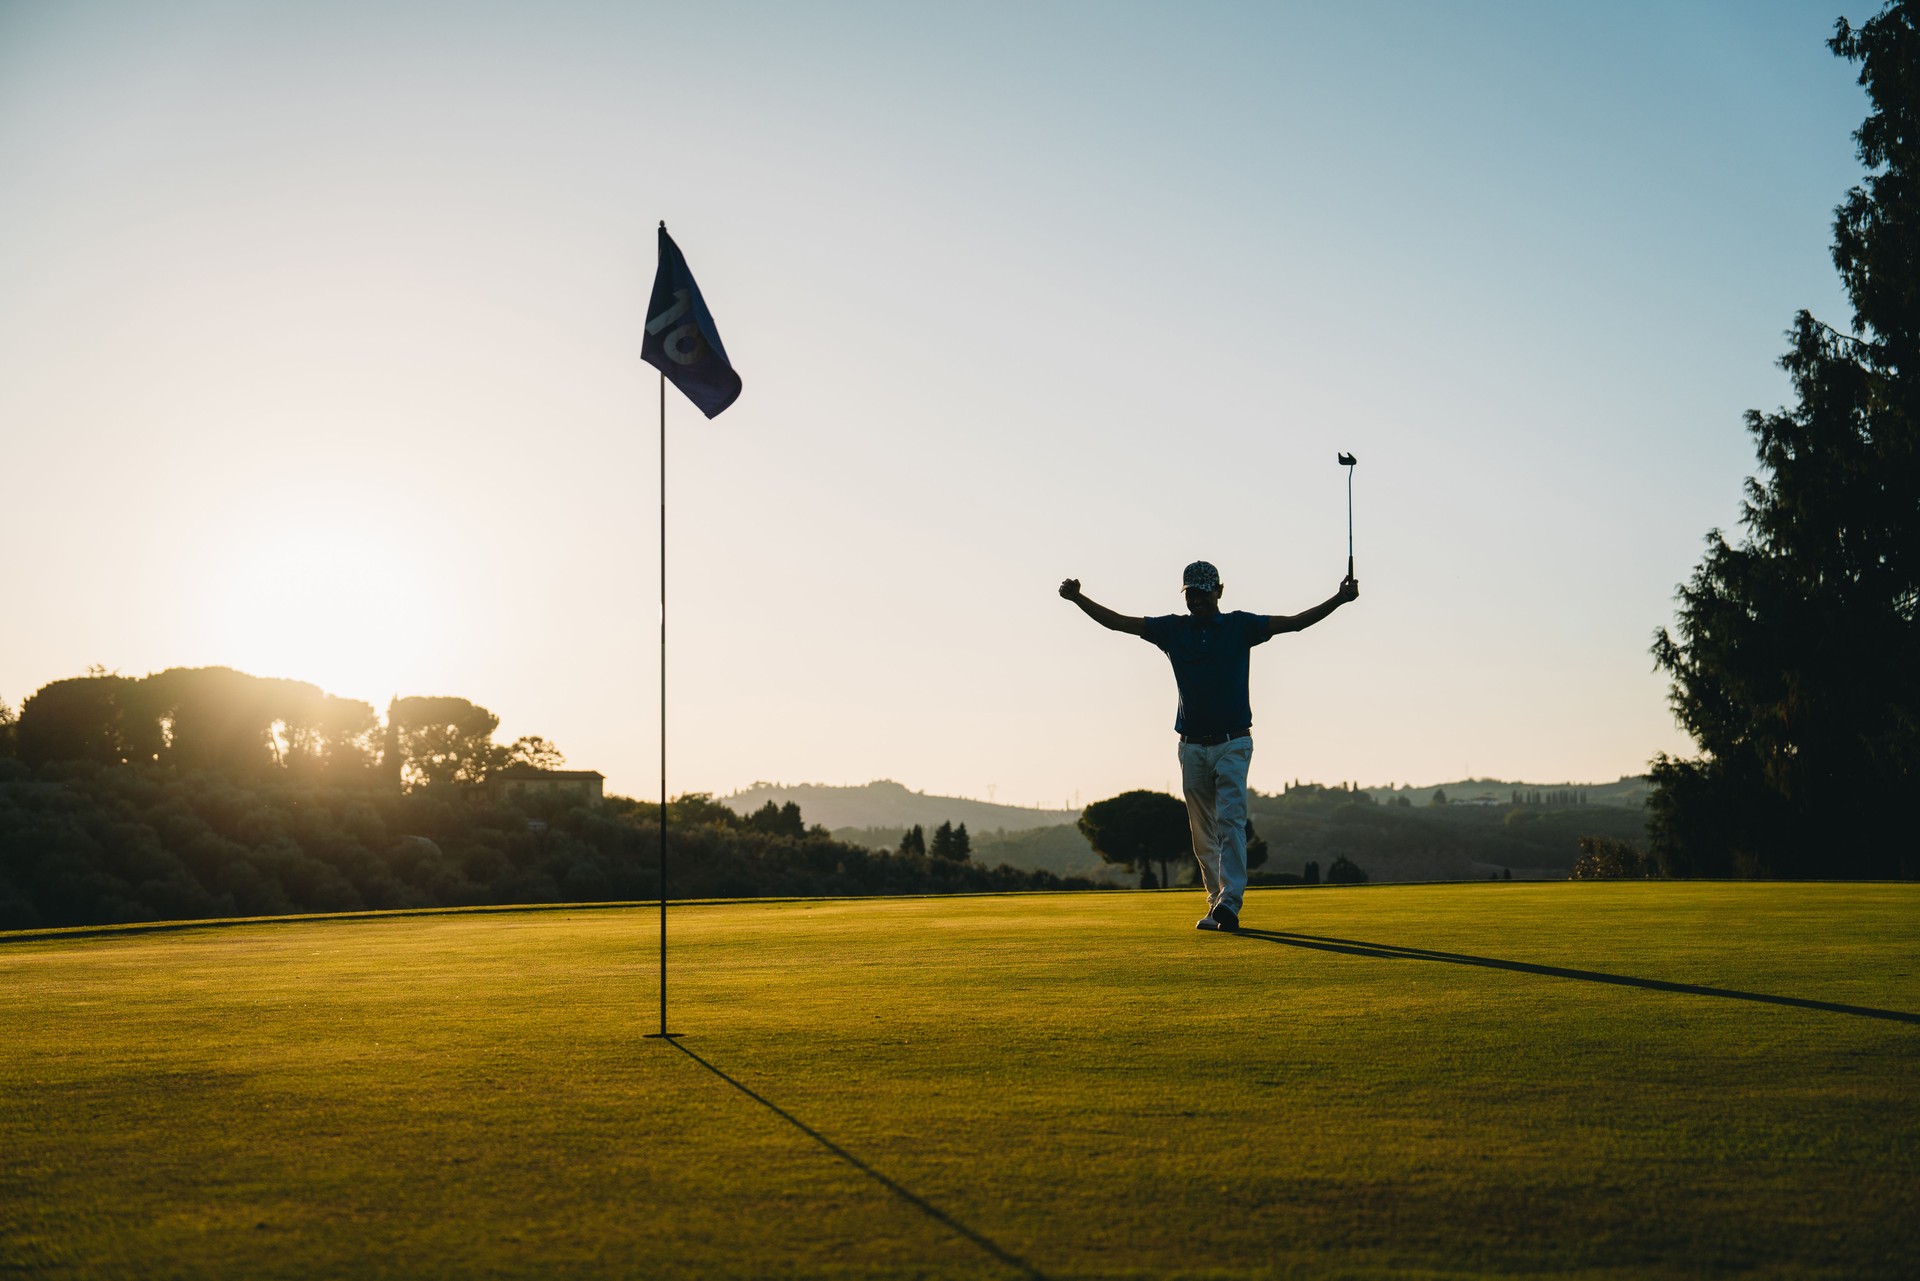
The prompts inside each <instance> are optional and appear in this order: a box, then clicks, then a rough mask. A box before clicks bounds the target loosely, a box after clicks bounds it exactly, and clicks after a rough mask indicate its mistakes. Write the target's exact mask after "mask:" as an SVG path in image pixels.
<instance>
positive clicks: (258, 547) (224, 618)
mask: <svg viewBox="0 0 1920 1281" xmlns="http://www.w3.org/2000/svg"><path fill="white" fill-rule="evenodd" d="M223 571H224V572H223V578H222V581H220V582H218V583H215V584H209V586H210V587H211V588H212V589H213V595H214V596H215V599H216V600H217V601H218V606H217V608H216V609H215V610H214V611H213V617H214V618H216V619H217V620H218V622H217V627H218V631H217V632H216V634H215V635H214V636H213V637H212V640H213V649H214V650H215V651H217V652H218V653H219V654H221V655H222V659H221V660H220V661H223V662H225V663H227V664H229V665H231V666H233V667H237V668H240V669H241V670H242V671H247V672H252V673H253V674H255V675H258V676H285V677H291V678H293V679H296V680H304V681H311V682H313V683H314V684H316V685H318V686H320V687H321V688H322V689H324V690H326V691H327V692H329V693H333V694H341V695H346V696H349V697H354V698H362V699H367V700H368V701H371V702H373V703H375V705H376V706H380V705H383V704H384V701H385V699H386V697H387V696H388V695H389V694H391V693H393V692H394V691H395V690H397V689H398V688H399V687H400V685H402V684H405V683H406V682H407V681H408V680H409V679H410V678H412V677H413V675H414V674H415V673H417V672H419V671H420V670H421V669H422V668H423V667H424V666H425V665H426V660H427V659H428V657H429V656H430V655H431V653H432V652H433V650H434V648H435V645H436V643H437V641H438V637H437V635H436V634H435V618H436V615H437V613H438V611H437V610H436V609H434V608H433V602H432V599H431V591H430V588H429V585H428V584H427V583H426V582H425V581H424V580H423V579H422V577H421V576H420V575H418V574H417V573H416V572H413V571H412V570H411V569H410V567H409V562H408V560H407V559H406V558H405V557H404V556H403V555H402V554H401V553H400V551H399V549H398V548H395V547H391V546H388V545H386V544H385V543H383V542H380V541H376V540H375V539H373V538H370V537H368V536H366V535H362V534H356V533H352V532H343V531H341V530H340V529H338V528H325V527H313V528H308V529H290V530H283V531H275V532H273V533H270V534H267V535H265V536H263V537H262V538H261V539H260V540H259V541H257V542H255V543H253V544H252V545H250V546H248V547H246V548H244V549H239V550H236V551H234V552H233V553H232V554H231V555H230V556H229V557H227V558H226V564H225V566H224V567H223Z"/></svg>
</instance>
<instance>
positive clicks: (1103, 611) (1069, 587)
mask: <svg viewBox="0 0 1920 1281" xmlns="http://www.w3.org/2000/svg"><path fill="white" fill-rule="evenodd" d="M1060 595H1061V596H1063V597H1065V598H1066V599H1067V600H1070V601H1072V602H1073V603H1074V604H1076V605H1078V606H1079V607H1080V608H1081V610H1082V611H1084V612H1085V614H1086V616H1087V617H1088V618H1091V619H1092V620H1093V621H1094V622H1096V623H1098V624H1100V626H1102V627H1104V628H1106V629H1107V630H1108V631H1114V632H1125V633H1127V634H1128V635H1129V636H1138V635H1140V634H1141V633H1142V632H1143V631H1145V629H1146V625H1147V620H1146V619H1144V618H1129V617H1128V616H1127V615H1125V614H1116V613H1114V612H1113V611H1112V610H1110V609H1108V608H1107V607H1106V606H1105V605H1101V604H1097V603H1095V602H1093V601H1091V600H1088V599H1087V598H1086V597H1085V596H1083V595H1081V594H1080V580H1079V579H1077V578H1069V579H1068V580H1067V581H1066V582H1064V583H1062V584H1060Z"/></svg>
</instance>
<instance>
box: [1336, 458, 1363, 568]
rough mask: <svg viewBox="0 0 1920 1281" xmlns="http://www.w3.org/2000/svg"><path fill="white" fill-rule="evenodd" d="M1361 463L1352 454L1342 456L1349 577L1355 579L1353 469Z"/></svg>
mask: <svg viewBox="0 0 1920 1281" xmlns="http://www.w3.org/2000/svg"><path fill="white" fill-rule="evenodd" d="M1359 462H1360V460H1359V459H1358V458H1355V457H1354V456H1353V455H1352V454H1347V453H1343V454H1341V455H1340V465H1341V466H1342V467H1344V468H1346V469H1347V577H1348V578H1352V577H1353V469H1354V467H1355V466H1356V465H1357V464H1358V463H1359Z"/></svg>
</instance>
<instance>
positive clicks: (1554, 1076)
mask: <svg viewBox="0 0 1920 1281" xmlns="http://www.w3.org/2000/svg"><path fill="white" fill-rule="evenodd" d="M1201 905H1202V904H1201V899H1200V896H1199V895H1198V894H1197V893H1195V892H1191V891H1186V892H1173V891H1168V892H1158V893H1154V892H1145V893H1141V892H1124V893H1104V894H1086V893H1082V894H1031V895H1010V896H992V897H973V898H944V899H943V898H931V899H867V900H814V901H798V902H778V903H773V902H732V903H713V904H696V905H688V906H683V907H676V908H674V909H673V912H672V925H671V932H672V939H673V943H674V951H673V967H674V968H673V978H672V983H673V987H672V989H671V991H672V997H673V1015H672V1025H673V1027H674V1029H675V1030H676V1031H679V1032H682V1033H684V1034H685V1035H684V1038H683V1039H682V1040H680V1041H678V1042H666V1041H661V1040H647V1039H644V1038H643V1034H644V1033H646V1032H648V1031H650V1030H653V1029H654V1026H655V1020H656V1017H657V1016H656V1013H655V1005H654V1001H655V993H656V988H655V980H654V965H655V956H656V953H655V951H654V948H655V935H654V928H655V916H654V912H653V909H651V908H646V907H617V908H615V907H598V908H563V909H557V910H538V911H509V912H472V913H444V914H422V915H394V916H371V917H348V918H335V919H316V920H297V921H279V922H261V923H249V924H240V925H226V926H221V925H211V926H205V927H192V928H184V929H179V930H169V931H151V932H113V931H96V932H91V933H85V934H79V935H74V936H66V937H62V936H57V935H54V936H48V935H40V936H21V935H15V936H0V1035H4V1039H5V1049H4V1052H3V1054H0V1271H7V1272H18V1273H24V1274H29V1275H38V1276H53V1277H64V1276H142V1277H165V1276H227V1277H260V1276H275V1277H282V1276H284V1277H336V1276H345V1275H383V1274H384V1275H391V1276H406V1277H414V1276H476V1275H489V1276H542V1275H553V1274H560V1275H574V1276H605V1277H633V1276H689V1277H759V1276H778V1277H789V1276H791V1277H816V1276H817V1277H895V1276H905V1277H1021V1276H1026V1277H1034V1276H1041V1277H1052V1278H1067V1277H1221V1278H1225V1277H1367V1276H1380V1275H1395V1276H1412V1277H1455V1276H1460V1277H1466V1276H1482V1275H1492V1276H1514V1277H1524V1276H1556V1277H1622V1278H1625V1277H1662V1276H1671V1277H1679V1276H1701V1275H1742V1276H1756V1277H1776V1276H1777V1277H1814V1276H1831V1277H1836V1278H1840V1277H1846V1278H1858V1277H1890V1278H1891V1277H1911V1276H1913V1275H1915V1273H1916V1271H1917V1270H1920V1227H1917V1226H1916V1225H1917V1224H1920V1087H1917V1086H1916V1079H1920V886H1912V885H1830V884H1804V885H1777V884H1772V885H1761V884H1686V883H1660V882H1641V883H1597V884H1590V883H1561V884H1533V885H1525V884H1517V883H1509V884H1466V885H1444V886H1441V885H1435V886H1373V887H1364V888H1334V887H1325V888H1319V889H1312V890H1271V891H1255V892H1253V893H1252V894H1251V895H1250V897H1249V899H1248V901H1247V906H1246V911H1245V913H1244V916H1243V920H1244V922H1245V924H1246V925H1247V926H1248V927H1249V929H1248V932H1247V933H1245V934H1242V935H1240V936H1225V935H1209V934H1204V933H1200V932H1197V931H1195V930H1194V929H1193V928H1192V922H1193V918H1194V917H1195V916H1196V915H1197V914H1198V911H1199V908H1200V907H1201Z"/></svg>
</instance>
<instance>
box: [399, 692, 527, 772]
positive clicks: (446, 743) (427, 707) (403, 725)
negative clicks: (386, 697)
mask: <svg viewBox="0 0 1920 1281" xmlns="http://www.w3.org/2000/svg"><path fill="white" fill-rule="evenodd" d="M388 715H389V716H390V717H391V718H392V719H393V721H394V723H395V724H396V725H398V727H399V731H398V739H399V747H400V760H401V773H402V778H403V779H404V781H405V783H406V785H407V786H408V788H410V789H411V788H415V787H422V786H425V787H437V786H445V785H446V784H448V783H478V782H481V781H483V780H484V779H485V778H486V776H487V771H488V770H489V769H490V768H491V767H492V766H493V763H494V755H495V753H494V745H493V731H494V730H495V729H497V728H499V725H500V718H499V717H498V716H495V715H494V714H493V713H492V712H490V711H488V710H487V709H486V708H484V707H481V706H480V705H479V704H477V703H470V702H468V701H467V700H466V699H464V698H449V697H440V698H402V699H398V700H396V701H395V702H394V704H393V706H392V707H391V708H390V709H389V711H388Z"/></svg>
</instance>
